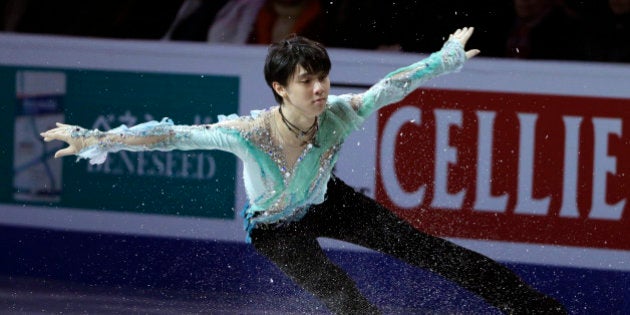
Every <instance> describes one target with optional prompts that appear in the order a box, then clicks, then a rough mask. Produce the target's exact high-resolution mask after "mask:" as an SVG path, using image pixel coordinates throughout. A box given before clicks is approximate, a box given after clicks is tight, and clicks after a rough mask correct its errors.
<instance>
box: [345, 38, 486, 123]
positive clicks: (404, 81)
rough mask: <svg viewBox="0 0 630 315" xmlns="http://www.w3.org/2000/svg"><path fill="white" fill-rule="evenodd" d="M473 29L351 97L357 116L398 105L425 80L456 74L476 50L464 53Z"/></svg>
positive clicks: (367, 114)
mask: <svg viewBox="0 0 630 315" xmlns="http://www.w3.org/2000/svg"><path fill="white" fill-rule="evenodd" d="M473 31H474V28H472V27H465V28H462V29H458V30H456V31H455V32H454V33H453V34H451V35H450V36H449V39H448V40H447V41H446V43H445V44H444V46H443V47H442V49H441V50H440V51H438V52H435V53H433V54H431V55H430V56H429V57H427V58H425V59H423V60H421V61H419V62H416V63H414V64H412V65H409V66H407V67H403V68H400V69H398V70H396V71H394V72H392V73H390V74H388V75H387V76H385V78H383V79H382V80H380V81H379V82H378V83H376V84H375V85H374V86H372V87H371V88H370V89H369V90H367V91H366V92H364V93H362V94H358V95H355V96H353V97H352V100H351V104H352V107H353V108H354V109H355V110H356V111H357V112H358V114H359V116H362V117H367V116H369V115H370V114H371V113H373V112H374V111H376V110H378V109H379V108H381V107H383V106H386V105H389V104H392V103H395V102H398V101H400V100H402V99H403V98H405V96H407V95H408V94H410V93H411V92H413V91H414V90H415V89H417V88H418V87H420V86H421V85H422V84H424V83H425V82H427V81H428V80H430V79H432V78H435V77H437V76H439V75H442V74H446V73H451V72H456V71H459V70H460V69H461V68H462V66H463V64H464V62H465V61H466V60H467V59H470V58H472V57H474V56H476V55H477V54H479V50H478V49H471V50H468V51H465V50H464V47H465V46H466V42H468V39H469V38H470V36H471V35H472V34H473Z"/></svg>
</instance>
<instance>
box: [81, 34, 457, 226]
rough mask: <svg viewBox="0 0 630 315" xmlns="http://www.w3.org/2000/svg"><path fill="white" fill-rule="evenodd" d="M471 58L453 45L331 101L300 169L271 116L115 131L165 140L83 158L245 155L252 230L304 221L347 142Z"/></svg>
mask: <svg viewBox="0 0 630 315" xmlns="http://www.w3.org/2000/svg"><path fill="white" fill-rule="evenodd" d="M465 60H466V57H465V52H464V50H463V47H462V45H461V44H460V43H459V42H458V41H456V40H450V41H447V42H446V43H445V45H444V47H443V48H442V50H440V51H439V52H436V53H433V54H432V55H431V56H429V57H428V58H426V59H424V60H422V61H420V62H417V63H414V64H412V65H410V66H407V67H404V68H401V69H398V70H396V71H394V72H392V73H390V74H388V75H387V76H386V77H385V78H384V79H382V80H381V81H380V82H378V83H377V84H375V85H374V86H373V87H371V88H370V89H369V90H367V91H366V92H365V93H363V94H362V95H361V98H360V101H359V102H355V103H353V100H354V99H356V98H353V97H354V95H350V94H346V95H340V96H335V95H330V96H329V97H328V104H327V109H326V110H325V111H324V112H323V113H322V114H321V115H320V117H319V118H318V121H319V130H318V132H317V135H316V142H317V145H316V146H314V145H312V144H308V145H307V146H306V148H305V149H304V151H303V152H302V154H301V156H300V157H299V158H298V160H297V162H296V163H295V165H293V166H291V165H288V163H287V161H286V160H285V159H284V157H283V154H282V148H281V147H279V146H278V145H277V144H276V141H274V139H273V138H272V137H271V135H270V132H271V124H270V121H271V118H272V116H271V113H272V111H270V110H263V111H253V112H252V113H251V115H250V116H236V115H231V116H227V117H226V116H220V117H219V123H216V124H212V125H196V126H184V125H174V124H173V122H172V121H171V120H170V119H168V118H165V119H163V120H162V121H161V122H156V121H151V122H146V123H142V124H139V125H136V126H134V127H131V128H127V127H126V126H124V125H123V126H120V127H118V128H115V129H112V130H110V131H108V133H110V134H111V133H114V134H120V136H121V137H147V136H162V137H163V140H162V141H159V142H157V143H153V144H151V145H149V146H147V145H141V146H133V145H128V144H126V145H124V144H122V143H120V142H114V141H110V142H107V141H103V142H100V143H99V144H97V145H93V146H90V147H87V148H84V149H83V150H81V152H79V153H78V154H77V155H78V156H79V158H87V159H90V162H91V163H102V162H104V161H105V158H106V155H107V153H108V152H116V151H120V150H128V151H143V150H165V151H166V150H174V149H179V150H194V149H218V150H224V151H228V152H231V153H233V154H235V155H236V156H238V157H239V158H240V159H241V160H242V161H243V165H244V170H243V177H244V183H245V188H246V192H247V197H248V199H249V207H248V208H247V209H245V212H244V215H245V218H246V229H247V230H248V231H250V230H251V229H252V228H254V227H255V226H257V225H258V224H270V223H277V222H291V221H295V220H299V219H300V218H302V217H303V216H304V214H305V213H306V212H307V211H308V207H309V206H310V205H313V204H320V203H321V202H323V201H324V195H325V194H326V184H327V183H328V180H329V179H330V176H331V172H332V169H333V166H334V165H335V162H336V160H337V154H338V152H339V149H340V147H341V144H342V143H343V141H344V139H345V138H346V137H347V136H348V135H349V134H350V133H351V132H352V131H354V130H356V129H358V128H359V126H361V124H362V123H363V121H364V120H365V118H366V117H367V116H369V115H370V114H372V113H373V112H374V111H376V110H378V109H379V108H381V107H383V106H385V105H388V104H391V103H394V102H396V101H399V100H401V99H402V98H404V97H405V96H406V95H407V94H409V93H410V92H411V91H413V90H415V89H416V88H418V87H419V86H420V85H421V84H423V83H424V82H426V81H427V80H429V79H431V78H433V77H435V76H438V75H440V74H444V73H448V72H453V71H458V70H459V69H460V68H461V67H462V65H463V63H464V61H465Z"/></svg>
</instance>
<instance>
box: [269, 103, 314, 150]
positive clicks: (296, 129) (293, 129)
mask: <svg viewBox="0 0 630 315" xmlns="http://www.w3.org/2000/svg"><path fill="white" fill-rule="evenodd" d="M278 111H279V112H280V116H281V117H282V122H283V123H284V125H285V126H287V129H289V131H291V132H292V133H293V134H294V135H295V137H296V138H297V139H300V138H303V137H305V136H306V135H308V134H310V133H312V132H313V130H314V131H315V132H314V133H313V134H312V135H311V137H310V138H309V139H308V140H306V141H304V143H307V142H309V141H311V140H312V139H313V137H314V136H315V134H316V133H317V130H318V129H319V124H318V123H317V119H318V118H317V117H315V121H314V122H313V124H312V125H311V126H310V127H309V128H308V129H307V130H306V131H303V130H302V129H300V128H299V127H298V126H296V125H294V124H292V123H291V122H290V121H289V120H288V119H287V118H286V117H284V113H283V112H282V106H280V107H278Z"/></svg>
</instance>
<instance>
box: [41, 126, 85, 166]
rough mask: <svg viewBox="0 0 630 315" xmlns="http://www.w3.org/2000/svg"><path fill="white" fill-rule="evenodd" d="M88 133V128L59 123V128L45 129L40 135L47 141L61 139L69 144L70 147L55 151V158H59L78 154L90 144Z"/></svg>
mask: <svg viewBox="0 0 630 315" xmlns="http://www.w3.org/2000/svg"><path fill="white" fill-rule="evenodd" d="M86 133H87V129H85V128H81V127H79V126H71V125H66V124H62V123H57V128H53V129H50V130H48V131H44V132H42V133H40V134H39V135H40V136H42V137H44V141H46V142H50V141H53V140H60V141H63V142H66V143H67V144H68V147H66V148H64V149H61V150H59V151H57V152H56V153H55V158H59V157H63V156H66V155H73V154H77V153H79V152H80V151H81V150H82V149H83V148H85V147H86V146H88V145H89V141H88V139H87V138H86V137H85V134H86Z"/></svg>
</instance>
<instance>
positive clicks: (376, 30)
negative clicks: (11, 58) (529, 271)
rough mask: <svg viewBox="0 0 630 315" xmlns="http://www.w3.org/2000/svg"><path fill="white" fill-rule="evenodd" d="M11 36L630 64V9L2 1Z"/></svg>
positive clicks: (289, 0) (562, 2)
mask: <svg viewBox="0 0 630 315" xmlns="http://www.w3.org/2000/svg"><path fill="white" fill-rule="evenodd" d="M0 10H2V11H0V12H2V15H0V26H1V27H2V29H1V30H2V31H3V32H15V33H35V34H55V35H69V36H87V37H105V38H121V39H147V40H151V39H153V40H165V41H196V42H209V43H212V42H222V43H233V44H269V43H270V42H273V41H276V40H279V39H282V38H284V37H285V36H287V35H288V34H292V33H296V34H300V35H304V36H307V37H309V38H313V39H316V40H318V41H320V42H322V43H324V44H325V45H326V46H328V47H344V48H355V49H380V50H397V51H405V52H422V53H427V52H432V51H435V50H437V49H438V48H439V47H440V46H441V44H442V43H443V41H444V40H445V38H446V36H447V35H448V34H449V33H451V32H452V31H454V30H455V29H456V28H459V27H463V26H474V27H475V29H476V32H475V35H474V36H473V38H472V39H471V41H470V47H475V48H479V49H481V50H482V54H483V55H484V56H490V57H506V58H522V59H547V60H584V61H607V62H626V63H627V62H630V31H629V27H630V0H482V1H470V0H468V1H466V0H424V1H421V0H417V1H411V0H410V1H404V0H389V1H385V0H170V1H149V0H144V1H143V0H89V1H84V0H0Z"/></svg>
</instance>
